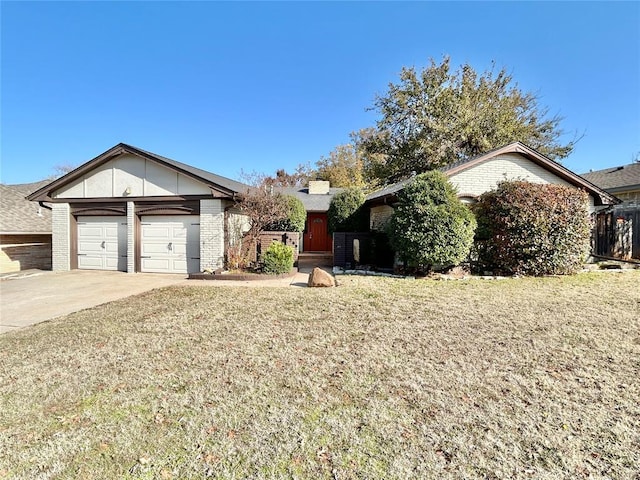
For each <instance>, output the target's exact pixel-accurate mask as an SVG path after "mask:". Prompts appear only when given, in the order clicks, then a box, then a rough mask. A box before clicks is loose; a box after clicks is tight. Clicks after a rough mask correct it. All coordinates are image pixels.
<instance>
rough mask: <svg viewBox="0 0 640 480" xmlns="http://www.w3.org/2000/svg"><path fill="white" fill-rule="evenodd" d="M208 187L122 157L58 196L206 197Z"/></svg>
mask: <svg viewBox="0 0 640 480" xmlns="http://www.w3.org/2000/svg"><path fill="white" fill-rule="evenodd" d="M209 193H211V192H210V190H209V188H208V187H207V186H206V185H203V184H202V183H200V182H198V181H196V180H194V179H192V178H191V177H188V176H186V175H182V174H181V173H178V172H176V171H174V170H171V169H169V168H166V167H164V166H162V165H160V164H158V163H156V162H153V161H150V160H145V159H142V158H138V157H136V156H133V155H122V156H120V157H118V158H116V159H113V160H110V161H109V162H107V163H105V164H104V165H102V166H100V167H99V168H96V169H95V170H93V171H91V172H90V173H88V174H86V175H85V176H83V177H82V178H80V179H78V180H76V181H75V182H73V183H72V184H70V185H67V186H65V187H62V188H61V189H60V190H58V191H57V192H55V196H56V197H57V198H92V197H93V198H96V197H113V198H118V197H120V198H122V197H125V198H126V197H129V196H134V197H146V196H158V195H160V196H164V195H206V194H209Z"/></svg>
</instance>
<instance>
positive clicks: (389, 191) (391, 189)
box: [367, 142, 620, 205]
mask: <svg viewBox="0 0 640 480" xmlns="http://www.w3.org/2000/svg"><path fill="white" fill-rule="evenodd" d="M507 153H518V154H520V155H522V156H524V157H525V158H527V159H528V160H530V161H532V162H533V163H535V164H537V165H540V166H541V167H543V168H545V169H546V170H548V171H550V172H551V173H553V174H554V175H556V176H558V177H560V178H562V179H563V180H565V181H567V182H568V183H570V184H571V185H574V186H575V187H578V188H582V189H584V190H586V191H587V193H589V194H591V195H592V196H593V197H594V199H595V204H596V205H613V204H616V203H620V200H618V199H617V198H616V197H614V196H613V195H611V194H609V193H607V192H605V191H604V190H603V189H602V188H600V187H598V186H596V185H594V184H593V183H591V182H590V181H589V180H586V179H585V178H583V177H581V176H580V175H578V174H576V173H573V172H572V171H571V170H569V169H568V168H566V167H564V166H562V165H560V164H559V163H558V162H554V161H553V160H551V159H550V158H548V157H546V156H544V155H543V154H541V153H540V152H538V151H536V150H534V149H533V148H531V147H529V146H527V145H525V144H524V143H522V142H513V143H510V144H509V145H505V146H503V147H500V148H496V149H494V150H491V151H489V152H487V153H484V154H482V155H478V156H477V157H472V158H469V159H464V160H461V161H458V162H455V163H452V164H449V165H447V166H445V167H443V168H441V170H442V171H443V172H444V173H445V174H446V175H447V176H449V177H451V176H452V175H455V174H457V173H460V172H462V171H464V170H467V169H469V168H472V167H474V166H476V165H478V164H480V163H483V162H486V161H488V160H491V159H492V158H495V157H497V156H499V155H504V154H507ZM412 181H413V178H408V179H405V180H402V181H400V182H398V183H395V184H393V185H389V186H387V187H384V188H382V189H380V190H378V191H376V192H373V193H371V194H370V195H368V196H367V201H371V202H373V201H381V200H383V199H389V198H391V197H395V196H396V194H397V193H398V192H399V191H400V190H402V189H403V188H404V187H405V186H406V185H407V184H408V183H410V182H412Z"/></svg>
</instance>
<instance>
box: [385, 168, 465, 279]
mask: <svg viewBox="0 0 640 480" xmlns="http://www.w3.org/2000/svg"><path fill="white" fill-rule="evenodd" d="M475 228H476V221H475V218H474V216H473V213H472V212H471V210H469V208H468V207H467V206H466V205H464V204H463V203H462V202H460V200H459V199H458V197H457V195H456V191H455V188H454V187H453V186H452V185H451V183H450V182H449V180H448V178H447V177H446V176H445V175H444V174H443V173H442V172H440V171H430V172H426V173H423V174H421V175H418V176H416V177H415V179H414V180H413V182H411V183H409V184H408V185H407V186H406V187H405V188H404V189H403V190H402V191H400V192H399V193H398V205H397V206H396V207H395V209H394V213H393V215H392V217H391V219H390V221H389V223H388V224H387V232H388V234H389V240H390V243H391V245H392V247H393V248H394V250H395V251H396V252H397V254H398V256H399V258H400V260H402V261H403V263H404V264H405V265H406V266H410V267H417V268H426V269H427V270H429V269H431V268H432V267H433V266H434V265H439V266H451V265H457V264H458V263H460V262H461V261H462V260H464V259H465V258H466V257H467V256H468V255H469V252H470V249H471V246H472V243H473V234H474V231H475Z"/></svg>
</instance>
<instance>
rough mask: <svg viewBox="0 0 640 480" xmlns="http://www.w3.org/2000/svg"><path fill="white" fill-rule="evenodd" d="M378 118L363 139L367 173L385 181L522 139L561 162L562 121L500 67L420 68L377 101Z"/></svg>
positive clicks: (565, 148) (564, 149) (406, 71)
mask: <svg viewBox="0 0 640 480" xmlns="http://www.w3.org/2000/svg"><path fill="white" fill-rule="evenodd" d="M372 110H377V111H378V112H379V114H380V119H379V120H378V121H377V123H376V128H375V129H374V130H373V131H372V132H368V133H367V135H363V136H361V138H360V146H361V147H362V149H363V153H364V161H365V172H366V174H367V176H369V177H371V178H377V179H380V180H381V181H382V182H383V183H390V182H394V181H396V180H399V179H402V178H405V177H408V176H410V175H411V174H412V173H413V172H416V173H422V172H426V171H428V170H433V169H436V168H439V167H442V166H444V165H447V164H449V163H453V162H455V161H458V160H461V159H464V158H469V157H473V156H476V155H480V154H482V153H485V152H487V151H489V150H491V149H494V148H497V147H500V146H503V145H506V144H508V143H511V142H513V141H516V140H519V141H521V142H523V143H526V144H527V145H529V146H531V147H533V148H535V149H536V150H538V151H539V152H541V153H543V154H544V155H547V156H548V157H550V158H552V159H560V158H563V157H566V156H567V155H568V154H569V153H570V152H571V150H572V149H573V146H574V143H575V140H574V141H570V142H569V143H567V144H563V143H562V142H561V137H562V135H563V133H564V132H563V131H562V130H561V129H560V121H561V120H562V118H561V117H559V116H557V115H556V116H549V115H548V113H549V112H548V109H547V108H544V107H541V106H540V105H539V104H538V97H537V96H536V95H535V94H534V93H530V92H524V91H522V90H521V89H520V88H519V87H518V85H517V84H516V83H514V82H513V78H512V76H511V75H510V74H509V73H508V72H507V71H506V70H505V69H504V68H503V69H501V70H500V71H498V72H497V73H496V72H495V70H494V69H491V70H489V71H485V72H483V73H480V74H478V73H477V72H476V71H475V70H474V69H473V68H472V67H471V66H470V65H468V64H465V65H462V66H461V67H460V68H459V69H458V70H456V71H452V70H451V67H450V61H449V58H448V57H445V58H444V59H443V61H442V63H440V64H437V63H436V62H435V61H434V60H433V59H432V60H431V64H430V65H429V66H428V67H427V68H424V69H422V70H421V71H417V70H416V69H415V68H403V69H402V71H401V72H400V81H399V82H398V83H390V84H389V90H388V91H387V92H386V93H385V94H384V95H380V96H378V97H376V100H375V102H374V105H373V107H372Z"/></svg>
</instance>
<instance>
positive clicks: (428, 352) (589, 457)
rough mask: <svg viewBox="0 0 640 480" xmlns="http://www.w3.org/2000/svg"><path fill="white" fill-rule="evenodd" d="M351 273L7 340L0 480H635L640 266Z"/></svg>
mask: <svg viewBox="0 0 640 480" xmlns="http://www.w3.org/2000/svg"><path fill="white" fill-rule="evenodd" d="M341 280H342V285H341V286H340V287H338V288H335V289H296V288H259V287H258V288H256V287H219V286H214V285H205V286H201V285H200V284H194V285H195V286H193V287H183V288H164V289H160V290H155V291H153V292H150V293H147V294H143V295H139V296H136V297H132V298H129V299H126V300H122V301H117V302H113V303H109V304H106V305H103V306H100V307H97V308H93V309H89V310H85V311H82V312H78V313H76V314H73V315H69V316H67V317H64V318H61V319H58V320H55V321H52V322H47V323H44V324H40V325H37V326H35V327H32V328H27V329H24V330H19V331H15V332H10V333H8V334H4V335H2V336H0V478H3V477H7V478H25V479H34V478H87V479H90V478H101V479H102V478H149V479H151V478H159V479H169V478H176V479H177V478H207V477H210V478H221V479H222V478H224V479H233V478H238V479H239V478H309V479H311V478H313V479H315V478H328V479H350V478H351V479H355V478H371V479H378V478H380V479H382V478H385V479H387V478H389V479H392V478H397V479H405V478H416V479H417V478H438V479H439V478H456V479H457V478H526V479H529V478H531V479H556V478H587V477H589V476H591V477H592V478H615V479H624V478H628V479H632V478H637V477H634V476H635V475H637V474H638V472H639V471H640V401H639V399H640V382H639V381H638V378H640V288H639V287H638V285H640V271H633V272H626V273H610V272H608V273H593V274H582V275H578V276H575V277H566V278H559V277H554V278H524V279H510V280H499V281H486V280H472V281H448V282H447V281H441V282H438V281H433V280H419V281H408V280H397V279H386V278H378V277H376V278H371V277H353V278H351V277H341Z"/></svg>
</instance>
